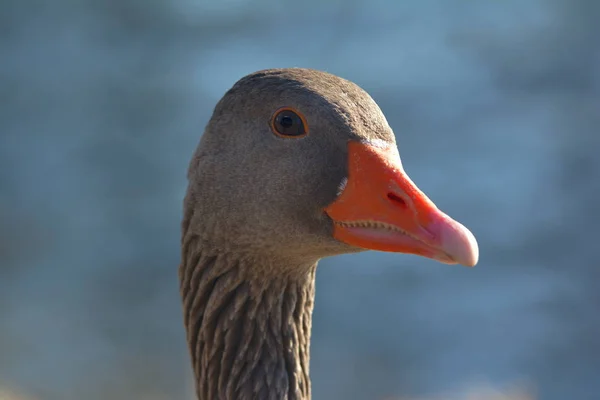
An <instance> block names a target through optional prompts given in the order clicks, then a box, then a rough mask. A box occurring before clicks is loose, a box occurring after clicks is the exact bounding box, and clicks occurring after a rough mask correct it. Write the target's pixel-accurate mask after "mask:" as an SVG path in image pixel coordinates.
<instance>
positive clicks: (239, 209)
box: [187, 68, 478, 266]
mask: <svg viewBox="0 0 600 400" xmlns="http://www.w3.org/2000/svg"><path fill="white" fill-rule="evenodd" d="M188 179H189V189H188V195H187V203H188V204H191V205H192V206H190V209H191V210H192V211H190V213H191V215H190V228H191V229H193V230H194V231H195V232H196V234H198V235H199V236H200V237H201V239H202V240H203V241H204V242H206V243H210V245H211V246H213V247H216V248H218V249H219V250H222V251H226V252H232V251H235V252H236V253H244V254H249V255H256V256H260V257H264V258H270V259H278V260H282V261H283V260H285V262H287V263H292V264H306V263H307V262H313V261H316V260H318V259H320V258H323V257H326V256H332V255H337V254H343V253H352V252H359V251H364V250H379V251H387V252H398V253H408V254H416V255H420V256H424V257H428V258H431V259H434V260H437V261H440V262H443V263H448V264H462V265H465V266H474V265H475V264H476V263H477V261H478V246H477V242H476V240H475V238H474V236H473V234H472V233H471V232H470V231H469V230H468V229H467V228H465V227H464V226H463V225H461V224H460V223H459V222H457V221H455V220H453V219H452V218H450V217H449V216H448V215H446V214H445V213H443V212H442V211H441V210H439V209H438V208H437V207H436V206H435V204H434V203H433V202H432V201H431V200H430V199H429V198H428V197H427V196H426V195H425V194H424V193H423V192H422V191H421V190H419V188H418V187H417V186H416V185H415V184H414V183H413V182H412V181H411V179H410V178H409V176H408V175H407V174H406V172H405V171H404V169H403V166H402V163H401V160H400V155H399V152H398V148H397V145H396V139H395V135H394V132H393V131H392V129H391V128H390V126H389V124H388V122H387V120H386V118H385V116H384V115H383V113H382V111H381V110H380V108H379V106H378V105H377V104H376V103H375V101H374V100H373V99H372V98H371V96H369V94H367V93H366V92H365V91H364V90H362V89H361V88H360V87H359V86H357V85H356V84H354V83H352V82H350V81H347V80H345V79H342V78H339V77H337V76H334V75H331V74H328V73H325V72H320V71H315V70H309V69H299V68H298V69H272V70H264V71H259V72H256V73H253V74H250V75H248V76H246V77H244V78H242V79H241V80H239V81H238V82H237V83H236V84H235V85H234V86H233V87H232V88H231V89H230V90H229V91H228V92H227V93H226V94H225V95H224V96H223V98H222V99H221V100H220V101H219V103H218V104H217V106H216V107H215V110H214V113H213V115H212V118H211V119H210V121H209V123H208V125H207V127H206V130H205V133H204V135H203V136H202V138H201V141H200V145H199V146H198V148H197V150H196V152H195V154H194V157H193V159H192V162H191V164H190V168H189V171H188Z"/></svg>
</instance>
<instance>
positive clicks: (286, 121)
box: [281, 115, 294, 128]
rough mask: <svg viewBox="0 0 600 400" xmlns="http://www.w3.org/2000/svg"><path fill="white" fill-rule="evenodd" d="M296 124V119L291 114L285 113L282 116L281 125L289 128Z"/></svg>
mask: <svg viewBox="0 0 600 400" xmlns="http://www.w3.org/2000/svg"><path fill="white" fill-rule="evenodd" d="M293 124H294V120H293V119H292V117H290V116H289V115H284V116H283V117H281V126H283V127H284V128H289V127H291V126H292V125H293Z"/></svg>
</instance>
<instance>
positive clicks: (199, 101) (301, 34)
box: [0, 0, 600, 400]
mask: <svg viewBox="0 0 600 400" xmlns="http://www.w3.org/2000/svg"><path fill="white" fill-rule="evenodd" d="M599 20H600V2H597V1H594V0H518V1H517V0H502V1H469V0H422V1H417V0H410V1H408V0H407V1H402V2H400V1H398V2H392V1H384V0H370V1H368V0H350V1H349V0H345V1H342V0H330V1H316V0H307V1H304V2H293V1H275V0H262V1H259V0H257V1H250V0H221V1H217V0H104V1H101V0H78V1H70V0H55V1H53V2H48V1H42V0H38V1H35V0H1V2H0V398H2V399H5V398H9V394H8V393H9V392H10V393H16V394H17V395H20V396H23V397H22V398H27V399H35V400H80V399H86V400H95V399H116V400H120V399H135V398H139V399H142V398H143V399H151V400H162V399H185V400H190V399H192V383H191V379H190V376H191V372H190V363H189V359H188V355H187V350H186V345H185V339H184V331H183V323H182V316H181V306H180V299H179V293H178V281H177V266H178V263H179V224H180V217H181V204H182V198H183V195H184V191H185V188H186V184H187V183H186V179H185V174H186V168H187V164H188V161H189V159H190V156H191V154H192V152H193V150H194V148H195V146H196V144H197V143H198V140H199V137H200V135H201V134H202V131H203V128H204V125H205V124H206V122H207V121H208V118H209V117H210V115H211V112H212V109H213V107H214V105H215V103H216V102H217V101H218V99H219V98H220V97H221V96H222V94H223V93H224V92H225V91H226V90H227V89H228V88H229V87H230V86H231V85H232V84H233V83H234V82H235V81H236V80H238V79H239V78H241V77H242V76H244V75H246V74H247V73H250V72H253V71H255V70H258V69H263V68H270V67H289V66H298V67H310V68H317V69H322V70H326V71H329V72H331V73H334V74H337V75H340V76H342V77H344V78H347V79H350V80H352V81H354V82H356V83H358V84H359V85H360V86H362V87H363V88H364V89H366V90H367V91H368V92H369V93H370V94H371V95H372V96H373V97H374V98H375V100H376V101H377V102H378V103H379V104H380V105H381V108H382V109H383V111H384V112H385V113H386V115H387V117H388V120H389V122H390V125H391V126H392V127H393V128H394V130H395V132H396V134H397V138H398V142H399V147H400V153H401V156H402V159H403V163H404V165H405V168H406V170H407V171H408V173H409V174H410V175H411V177H412V178H413V180H414V181H415V182H416V183H417V184H418V185H419V186H420V187H421V189H423V191H424V192H425V193H427V194H428V195H429V196H430V197H431V199H432V200H433V201H434V202H436V203H437V205H438V206H439V207H440V208H441V209H443V210H444V211H446V212H448V213H449V214H450V215H451V216H453V217H454V218H456V219H458V220H460V221H462V222H463V223H464V224H465V225H466V226H468V227H469V228H471V229H472V231H473V232H474V233H475V235H476V236H477V237H478V240H479V245H480V251H481V259H480V263H479V265H478V266H477V267H476V268H474V269H467V268H462V267H457V266H446V265H442V264H437V263H435V262H433V261H429V260H426V259H420V258H417V257H412V256H402V255H393V254H391V255H390V254H383V253H376V252H369V253H364V254H360V255H352V256H344V257H337V258H331V259H326V260H324V261H322V262H321V264H320V267H319V270H318V276H317V298H316V308H315V313H314V322H313V342H312V348H311V350H312V361H311V374H312V380H313V397H314V398H315V399H351V400H353V399H357V400H362V399H368V400H370V399H392V398H394V399H399V398H408V397H411V398H412V397H413V396H414V397H419V398H425V397H427V398H449V397H450V394H454V393H462V392H464V391H469V390H470V389H469V388H472V387H478V386H485V387H492V388H496V389H498V390H500V391H510V390H512V389H511V388H525V389H524V390H525V391H527V392H529V391H530V392H531V393H532V394H533V395H535V396H536V398H539V399H543V400H570V399H577V400H598V399H600V394H598V393H600V312H599V308H600V290H598V285H599V282H600V265H599V263H598V255H597V254H596V250H598V246H599V245H600V241H599V239H600V234H598V226H599V225H600V157H599V156H598V152H599V150H600V134H599V132H598V130H599V128H598V127H599V126H600V44H599V43H600V24H599V23H598V21H599ZM2 396H5V397H2ZM436 396H437V397H436ZM440 396H441V397H440ZM445 396H448V397H445ZM10 398H12V397H10ZM470 398H471V397H470ZM472 398H473V399H476V398H478V397H477V396H475V397H472Z"/></svg>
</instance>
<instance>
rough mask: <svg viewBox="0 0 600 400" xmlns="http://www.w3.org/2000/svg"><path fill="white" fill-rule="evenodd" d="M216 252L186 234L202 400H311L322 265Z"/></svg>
mask: <svg viewBox="0 0 600 400" xmlns="http://www.w3.org/2000/svg"><path fill="white" fill-rule="evenodd" d="M215 253H216V252H211V251H209V250H208V246H206V245H204V246H203V245H202V243H201V240H200V239H199V238H198V237H197V236H194V235H189V236H184V240H183V248H182V262H181V265H180V267H179V280H180V291H181V297H182V300H183V312H184V324H185V329H186V333H187V341H188V346H189V350H190V355H191V359H192V366H193V369H194V375H195V379H196V392H197V396H198V399H201V400H208V399H211V400H213V399H214V400H217V399H224V400H225V399H256V398H260V399H274V400H275V399H277V400H280V399H287V400H308V399H310V381H309V346H310V332H311V322H312V310H313V304H314V282H315V269H316V263H313V264H310V265H307V266H303V267H298V268H289V266H285V267H286V268H283V267H281V268H280V266H279V265H275V264H274V263H271V262H269V261H266V260H264V259H263V260H260V259H258V258H251V257H241V256H237V257H236V256H235V255H232V254H215ZM282 271H283V272H282ZM290 271H295V272H294V273H290Z"/></svg>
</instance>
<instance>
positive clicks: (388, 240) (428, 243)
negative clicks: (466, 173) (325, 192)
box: [325, 141, 479, 267]
mask: <svg viewBox="0 0 600 400" xmlns="http://www.w3.org/2000/svg"><path fill="white" fill-rule="evenodd" d="M348 164H349V165H348V181H347V183H346V186H345V187H344V188H343V189H342V193H341V194H340V195H339V196H338V198H337V199H336V200H335V201H334V202H333V203H332V204H330V205H329V206H328V207H326V208H325V212H326V213H327V214H328V215H329V217H330V218H331V219H332V220H333V222H334V232H333V236H334V237H335V238H336V239H337V240H339V241H341V242H344V243H347V244H349V245H352V246H356V247H361V248H364V249H370V250H380V251H391V252H398V253H409V254H416V255H420V256H423V257H428V258H432V259H434V260H437V261H440V262H443V263H446V264H462V265H465V266H468V267H472V266H474V265H475V264H477V261H478V259H479V248H478V246H477V241H476V240H475V237H474V236H473V234H472V233H471V232H470V231H469V230H468V229H467V228H465V227H464V226H463V225H461V224H460V223H458V222H456V221H455V220H453V219H452V218H450V217H449V216H447V215H446V214H444V213H443V212H441V211H440V210H439V209H438V208H437V207H436V206H435V204H433V202H432V201H431V200H429V198H427V196H426V195H425V194H424V193H423V192H421V191H420V190H419V188H418V187H417V186H416V185H415V184H414V183H413V182H412V181H411V180H410V178H409V177H408V175H406V173H405V172H404V169H403V168H402V164H401V162H400V156H399V154H398V151H397V149H396V146H394V145H391V146H388V147H385V148H382V147H378V146H375V145H370V144H365V143H361V142H356V141H350V142H348Z"/></svg>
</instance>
